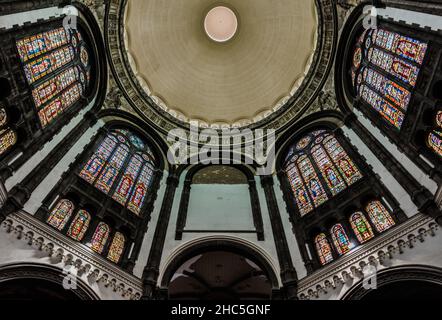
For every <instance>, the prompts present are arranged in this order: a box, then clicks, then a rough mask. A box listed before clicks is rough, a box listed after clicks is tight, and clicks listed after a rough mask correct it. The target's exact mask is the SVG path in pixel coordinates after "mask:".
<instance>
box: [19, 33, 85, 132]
mask: <svg viewBox="0 0 442 320" xmlns="http://www.w3.org/2000/svg"><path fill="white" fill-rule="evenodd" d="M15 45H16V48H17V54H18V56H19V58H20V61H21V63H22V69H23V72H24V75H25V78H26V80H27V82H28V84H29V87H30V89H31V92H32V97H33V100H34V105H35V108H36V109H37V113H38V117H39V119H40V123H41V126H42V127H43V128H45V127H46V126H48V125H49V124H51V123H53V122H54V121H55V120H56V119H57V118H58V117H59V116H60V115H61V114H63V113H64V112H65V111H66V110H67V109H69V108H71V107H72V106H73V105H74V104H75V103H76V102H77V101H79V100H80V98H81V97H82V96H84V94H85V92H86V91H87V89H88V86H89V83H90V77H91V66H90V58H89V50H88V48H87V44H86V42H85V41H84V40H83V37H82V35H81V32H79V31H76V30H74V29H68V28H66V29H65V28H64V27H58V28H55V29H52V30H49V31H46V32H41V33H38V34H34V35H31V36H28V37H25V38H22V39H18V40H17V41H16V43H15Z"/></svg>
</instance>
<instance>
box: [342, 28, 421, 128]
mask: <svg viewBox="0 0 442 320" xmlns="http://www.w3.org/2000/svg"><path fill="white" fill-rule="evenodd" d="M427 50H428V44H427V43H425V42H422V41H419V40H417V39H413V38H410V37H406V36H404V35H401V34H398V33H395V32H390V31H388V30H384V29H382V28H379V29H375V30H373V29H371V30H366V31H364V32H363V33H362V35H361V36H360V37H359V38H358V41H357V43H356V46H355V49H354V53H353V66H352V69H351V72H350V73H351V79H352V83H353V86H354V88H355V91H356V94H357V96H358V97H360V98H361V100H362V101H364V102H365V103H366V104H368V105H369V106H370V107H371V108H373V109H374V110H375V111H376V112H378V113H379V114H380V115H381V117H382V118H383V119H384V120H385V121H386V122H388V123H390V124H391V125H392V126H394V127H395V128H396V129H401V127H402V124H403V122H404V119H405V116H406V113H407V109H408V105H409V103H410V100H411V92H412V90H413V88H414V87H415V86H416V84H417V80H418V76H419V73H420V69H421V67H422V64H423V62H424V58H425V55H426V53H427Z"/></svg>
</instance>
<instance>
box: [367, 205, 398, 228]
mask: <svg viewBox="0 0 442 320" xmlns="http://www.w3.org/2000/svg"><path fill="white" fill-rule="evenodd" d="M366 211H367V212H368V215H369V217H370V220H371V222H372V223H373V224H374V226H375V227H376V230H378V231H379V232H384V231H386V230H388V229H390V228H391V227H393V226H394V225H395V222H394V220H393V218H392V217H391V215H390V213H389V212H388V211H387V209H385V207H384V205H383V204H382V203H381V202H380V201H373V202H371V203H369V204H368V205H367V207H366Z"/></svg>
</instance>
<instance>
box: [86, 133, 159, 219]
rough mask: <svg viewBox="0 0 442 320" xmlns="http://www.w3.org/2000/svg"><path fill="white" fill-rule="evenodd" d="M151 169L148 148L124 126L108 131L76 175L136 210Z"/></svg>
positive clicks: (143, 199) (145, 191) (152, 161)
mask: <svg viewBox="0 0 442 320" xmlns="http://www.w3.org/2000/svg"><path fill="white" fill-rule="evenodd" d="M154 172H155V157H154V155H153V153H152V151H151V150H150V148H149V147H148V146H147V145H146V144H145V143H144V142H143V141H142V140H141V139H140V138H139V137H138V136H136V135H135V134H133V133H132V132H130V131H128V130H115V131H113V132H111V133H110V134H109V135H107V136H106V138H105V139H104V140H103V142H102V143H101V144H100V146H99V147H98V149H97V150H96V152H95V153H94V154H93V155H92V157H91V158H90V159H89V160H88V162H87V164H86V165H85V166H84V167H83V169H82V171H81V172H80V177H81V178H83V179H84V180H86V181H87V182H89V183H90V184H92V185H94V186H95V187H96V188H97V189H98V190H100V191H102V192H103V193H106V194H108V195H109V196H111V197H112V198H113V199H114V200H115V201H117V202H118V203H120V204H121V205H123V206H125V207H127V208H128V209H129V210H131V211H132V212H133V213H135V214H140V213H141V210H142V208H143V206H144V204H145V202H146V197H147V195H148V192H149V188H150V187H151V184H152V181H153V177H154Z"/></svg>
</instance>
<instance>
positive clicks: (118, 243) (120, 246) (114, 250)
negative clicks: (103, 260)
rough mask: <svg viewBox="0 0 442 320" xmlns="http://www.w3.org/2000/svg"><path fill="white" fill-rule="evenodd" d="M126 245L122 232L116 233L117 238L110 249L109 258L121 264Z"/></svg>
mask: <svg viewBox="0 0 442 320" xmlns="http://www.w3.org/2000/svg"><path fill="white" fill-rule="evenodd" d="M125 243H126V238H125V237H124V235H123V234H122V233H120V232H117V233H115V236H114V238H113V240H112V243H111V245H110V247H109V253H108V255H107V258H108V259H109V260H110V261H112V262H115V263H119V262H120V260H121V256H122V254H123V251H124V246H125Z"/></svg>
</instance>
